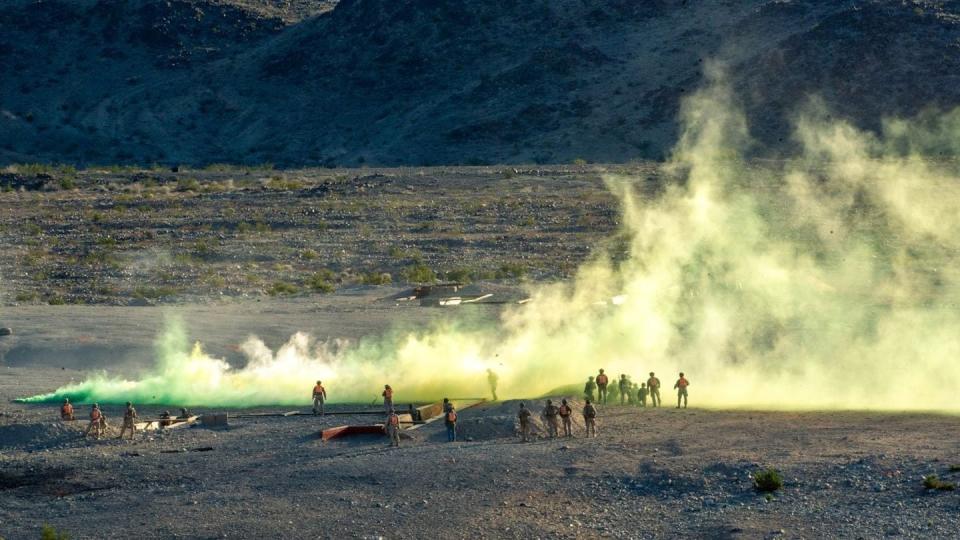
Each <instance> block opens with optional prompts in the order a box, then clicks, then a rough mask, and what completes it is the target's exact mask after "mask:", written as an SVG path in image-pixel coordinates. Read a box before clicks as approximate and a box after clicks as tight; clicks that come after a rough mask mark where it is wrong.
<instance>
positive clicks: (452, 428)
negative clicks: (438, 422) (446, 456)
mask: <svg viewBox="0 0 960 540" xmlns="http://www.w3.org/2000/svg"><path fill="white" fill-rule="evenodd" d="M443 422H444V424H446V426H447V441H448V442H455V441H456V440H457V410H456V409H455V408H454V406H453V403H450V400H449V399H447V398H443Z"/></svg>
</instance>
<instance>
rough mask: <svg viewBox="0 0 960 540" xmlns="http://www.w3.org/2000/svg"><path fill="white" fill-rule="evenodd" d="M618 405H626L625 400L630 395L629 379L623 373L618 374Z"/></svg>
mask: <svg viewBox="0 0 960 540" xmlns="http://www.w3.org/2000/svg"><path fill="white" fill-rule="evenodd" d="M619 386H620V404H621V405H626V404H627V398H628V396H629V394H630V379H628V378H627V376H626V375H625V374H623V373H621V374H620V383H619Z"/></svg>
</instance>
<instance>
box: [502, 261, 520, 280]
mask: <svg viewBox="0 0 960 540" xmlns="http://www.w3.org/2000/svg"><path fill="white" fill-rule="evenodd" d="M525 275H527V268H526V267H525V266H524V265H523V264H521V263H514V262H505V263H503V264H501V265H500V267H499V268H497V273H496V277H497V279H507V278H522V277H523V276H525Z"/></svg>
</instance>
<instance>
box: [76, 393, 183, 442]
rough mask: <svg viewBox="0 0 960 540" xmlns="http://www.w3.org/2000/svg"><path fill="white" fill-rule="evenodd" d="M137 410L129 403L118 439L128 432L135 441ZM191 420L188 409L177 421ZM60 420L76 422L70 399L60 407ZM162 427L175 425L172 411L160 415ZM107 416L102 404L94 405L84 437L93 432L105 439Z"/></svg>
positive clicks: (181, 413)
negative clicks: (101, 407)
mask: <svg viewBox="0 0 960 540" xmlns="http://www.w3.org/2000/svg"><path fill="white" fill-rule="evenodd" d="M138 418H139V416H138V415H137V409H136V408H134V406H133V403H131V402H129V401H128V402H127V406H126V409H124V411H123V423H122V424H121V427H120V435H119V436H118V437H117V438H118V439H122V438H123V435H124V433H126V432H127V430H129V431H130V439H131V440H132V439H133V434H134V433H136V431H137V419H138ZM186 418H190V412H189V411H187V409H185V408H182V409H180V416H178V417H177V419H186ZM60 419H61V420H64V421H72V420H75V416H74V409H73V404H72V403H70V398H64V400H63V404H62V405H60ZM160 419H161V420H160V422H159V424H160V427H166V426H169V425H170V424H172V423H173V421H174V417H173V415H171V414H170V411H163V414H161V415H160ZM108 427H109V424H107V415H105V414H104V413H103V411H102V410H101V409H100V404H98V403H94V404H93V407H92V408H91V409H90V424H88V425H87V429H86V431H84V432H83V436H84V437H88V436H90V433H91V432H93V436H94V438H96V439H99V438H101V437H103V436H104V435H105V434H106V433H107V428H108Z"/></svg>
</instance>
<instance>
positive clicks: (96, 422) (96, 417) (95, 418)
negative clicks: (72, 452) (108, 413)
mask: <svg viewBox="0 0 960 540" xmlns="http://www.w3.org/2000/svg"><path fill="white" fill-rule="evenodd" d="M91 429H92V430H93V434H94V435H93V436H94V437H95V438H97V439H99V438H100V437H101V436H102V435H103V431H104V429H103V413H102V412H100V405H98V404H96V403H94V404H93V408H92V409H90V425H88V426H87V430H86V431H84V432H83V436H84V437H86V436H87V435H89V434H90V430H91Z"/></svg>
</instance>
